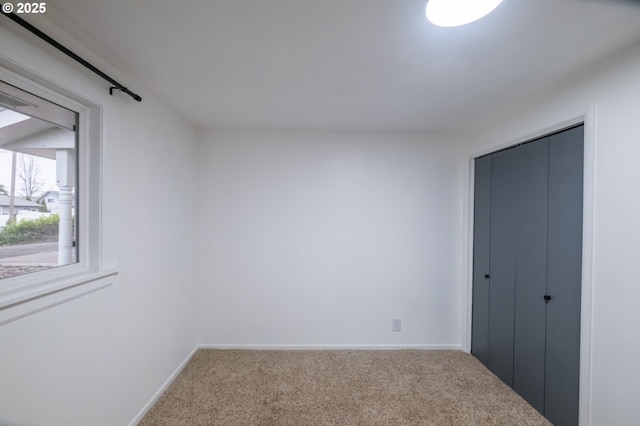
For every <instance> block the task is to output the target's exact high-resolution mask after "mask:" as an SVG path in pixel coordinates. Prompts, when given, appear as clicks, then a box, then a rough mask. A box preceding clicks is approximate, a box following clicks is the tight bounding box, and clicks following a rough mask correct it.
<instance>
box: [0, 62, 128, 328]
mask: <svg viewBox="0 0 640 426" xmlns="http://www.w3.org/2000/svg"><path fill="white" fill-rule="evenodd" d="M25 74H27V72H25ZM34 78H35V76H34ZM39 80H42V79H41V78H39ZM100 121H101V109H100V106H98V105H95V104H93V103H91V102H89V101H86V100H84V99H82V98H80V97H79V96H77V95H76V94H73V93H71V92H68V91H66V90H65V89H61V88H60V89H59V88H58V87H57V86H55V85H53V84H51V85H48V84H46V82H45V84H44V85H41V84H39V83H35V82H34V81H32V80H30V79H29V78H27V77H26V76H25V75H21V74H19V73H16V72H14V70H13V69H12V70H10V69H6V68H4V67H3V66H2V64H1V63H0V324H2V323H4V322H8V321H12V320H14V319H16V318H19V317H21V316H24V315H27V314H29V313H33V312H37V311H39V310H42V309H44V308H46V307H48V306H52V305H56V304H59V303H63V302H64V301H66V300H70V299H73V298H76V297H78V296H80V295H82V294H84V293H89V292H91V291H95V290H96V289H98V288H101V287H105V286H107V285H110V284H111V280H108V279H106V278H108V277H111V276H113V275H115V274H116V273H117V272H116V271H115V270H114V269H110V270H105V269H104V268H103V267H102V263H101V262H102V260H101V256H100V252H101V250H100V248H101V239H100V238H101V229H100V224H101V220H100V217H101V211H100V190H101V184H100V176H101V172H100V169H101V161H100V153H101V134H100V129H101V124H100Z"/></svg>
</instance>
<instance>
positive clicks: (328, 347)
mask: <svg viewBox="0 0 640 426" xmlns="http://www.w3.org/2000/svg"><path fill="white" fill-rule="evenodd" d="M198 348H200V349H247V350H287V351H292V350H394V349H395V350H398V349H423V350H444V349H448V350H457V351H459V350H462V345H446V344H442V345H305V344H302V345H295V344H294V345H264V344H258V345H250V344H217V343H216V344H210V343H207V344H200V345H198Z"/></svg>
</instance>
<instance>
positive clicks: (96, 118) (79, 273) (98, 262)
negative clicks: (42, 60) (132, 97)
mask: <svg viewBox="0 0 640 426" xmlns="http://www.w3.org/2000/svg"><path fill="white" fill-rule="evenodd" d="M5 65H11V64H5V63H3V62H2V61H0V80H2V81H5V82H6V83H8V84H11V85H13V86H16V87H18V88H20V89H22V90H24V91H26V92H29V93H32V94H34V95H36V96H39V97H42V98H44V99H46V100H49V101H51V102H54V103H56V104H58V105H60V106H63V107H65V108H67V109H70V110H72V111H75V112H77V113H78V128H77V129H76V132H77V136H78V176H77V179H76V181H77V188H78V189H77V190H78V195H77V198H76V203H77V206H76V211H77V215H78V221H77V223H76V226H77V231H78V232H77V241H78V262H77V263H74V264H70V265H64V266H59V267H56V268H52V269H48V270H44V271H39V272H33V273H29V274H25V275H20V276H16V277H11V278H5V279H2V280H0V325H2V324H4V323H7V322H10V321H14V320H16V319H18V318H21V317H24V316H26V315H30V314H33V313H35V312H38V311H42V310H44V309H47V308H49V307H52V306H56V305H59V304H61V303H65V302H67V301H69V300H72V299H75V298H77V297H80V296H82V295H84V294H88V293H92V292H94V291H97V290H99V289H101V288H104V287H107V286H109V285H111V284H112V283H113V281H114V277H115V275H117V273H118V271H117V269H116V268H110V269H105V268H104V267H103V264H102V250H101V248H102V222H101V217H102V206H101V199H102V197H101V190H102V108H101V106H100V105H98V104H96V103H93V102H91V101H89V100H87V99H84V98H82V97H80V96H78V95H77V94H75V93H72V92H71V91H69V90H66V89H64V88H61V87H59V86H58V85H56V84H54V83H52V82H49V81H43V80H42V78H41V77H40V78H38V77H37V76H35V75H31V74H30V73H29V72H28V71H26V70H22V69H18V70H16V67H15V66H11V68H12V69H9V68H8V67H6V66H5ZM28 76H29V77H32V78H28ZM34 80H38V82H36V81H34Z"/></svg>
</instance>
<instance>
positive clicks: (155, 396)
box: [129, 346, 199, 426]
mask: <svg viewBox="0 0 640 426" xmlns="http://www.w3.org/2000/svg"><path fill="white" fill-rule="evenodd" d="M198 349H199V347H198V346H196V347H195V348H193V350H192V351H191V352H190V353H189V355H187V357H186V358H185V359H184V361H182V362H181V363H180V365H179V366H178V368H176V369H175V370H174V371H173V373H171V375H170V376H169V378H168V379H167V380H165V382H164V383H163V384H162V386H160V389H158V390H157V391H156V393H155V394H153V396H152V397H151V399H150V400H149V402H147V403H146V404H145V405H144V407H142V409H141V410H140V412H139V413H138V414H137V415H136V416H135V417H134V418H133V420H132V421H131V423H129V426H136V425H137V424H138V422H139V421H140V420H142V418H143V417H144V415H145V414H147V411H149V410H150V409H151V407H153V405H154V404H155V403H156V402H157V401H158V398H160V396H161V395H162V394H163V393H164V391H166V390H167V388H168V387H169V385H170V384H171V383H172V382H173V381H174V380H175V378H176V377H178V374H180V372H182V370H183V369H184V367H185V366H186V365H187V364H188V363H189V361H191V358H192V357H193V355H194V354H195V353H196V351H197V350H198Z"/></svg>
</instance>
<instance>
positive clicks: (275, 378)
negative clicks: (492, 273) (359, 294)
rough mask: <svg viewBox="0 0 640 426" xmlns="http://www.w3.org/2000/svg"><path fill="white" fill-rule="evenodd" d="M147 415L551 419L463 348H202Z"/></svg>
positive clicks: (414, 421) (343, 420)
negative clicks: (251, 349) (350, 349)
mask: <svg viewBox="0 0 640 426" xmlns="http://www.w3.org/2000/svg"><path fill="white" fill-rule="evenodd" d="M139 424H140V425H172V426H173V425H438V426H444V425H452V426H454V425H455V426H458V425H473V426H482V425H519V426H524V425H549V424H550V423H549V422H548V421H547V420H545V419H544V418H543V417H542V416H541V415H540V414H538V412H537V411H536V410H534V409H533V408H532V407H531V406H530V405H528V404H527V403H526V402H525V401H524V400H523V399H522V398H520V397H519V396H518V395H517V394H516V393H515V392H513V391H512V390H511V389H509V388H508V387H507V386H506V385H504V384H503V383H502V382H501V381H500V380H498V379H497V378H496V377H495V376H494V375H493V374H492V373H490V372H489V371H488V370H487V369H486V368H485V367H484V366H483V365H482V364H481V363H480V362H478V361H477V360H476V359H475V358H474V357H472V356H471V355H469V354H466V353H463V352H459V351H423V350H401V351H395V350H394V351H248V350H199V351H198V352H196V354H195V355H194V356H193V358H192V359H191V361H190V362H189V363H188V364H187V366H186V367H185V369H184V370H183V371H182V373H181V374H180V375H179V376H178V377H177V378H176V380H175V381H174V382H173V383H172V384H171V386H170V387H169V389H167V391H166V392H165V394H164V395H163V396H162V397H161V398H160V400H159V401H158V402H157V403H156V404H155V405H154V406H153V407H152V408H151V410H150V411H149V412H148V413H147V414H146V416H145V417H144V418H143V419H142V421H141V422H140V423H139Z"/></svg>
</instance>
